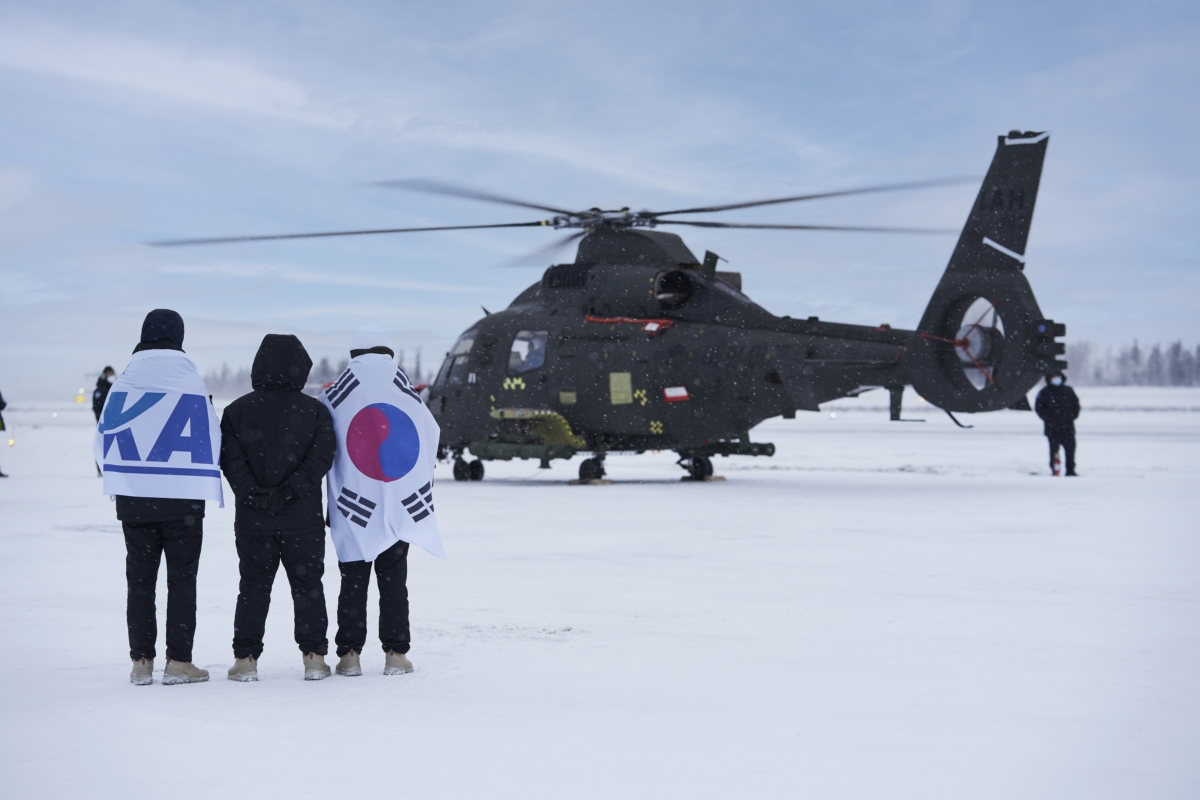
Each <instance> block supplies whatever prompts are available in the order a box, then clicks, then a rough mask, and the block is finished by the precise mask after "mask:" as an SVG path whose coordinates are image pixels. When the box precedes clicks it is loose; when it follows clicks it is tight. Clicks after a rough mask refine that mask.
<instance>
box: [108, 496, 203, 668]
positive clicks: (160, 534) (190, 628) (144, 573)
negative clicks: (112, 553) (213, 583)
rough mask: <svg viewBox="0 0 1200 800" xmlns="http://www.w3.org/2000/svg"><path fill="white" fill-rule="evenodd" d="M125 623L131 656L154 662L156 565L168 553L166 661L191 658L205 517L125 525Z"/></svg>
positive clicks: (156, 629) (135, 658) (156, 634)
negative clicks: (126, 584) (149, 659)
mask: <svg viewBox="0 0 1200 800" xmlns="http://www.w3.org/2000/svg"><path fill="white" fill-rule="evenodd" d="M121 527H122V528H124V530H125V580H126V582H127V583H128V585H129V594H128V597H127V599H126V601H125V624H126V626H127V627H128V628H129V657H130V658H131V659H133V660H135V661H136V660H138V659H142V658H154V656H155V651H154V644H155V642H156V641H157V640H158V613H157V609H156V608H155V604H154V599H155V598H154V595H155V588H156V586H157V585H158V565H159V564H160V563H161V562H162V556H163V553H166V555H167V637H166V638H167V658H169V659H171V660H172V661H191V660H192V641H193V640H194V639H195V637H196V571H197V570H198V569H199V567H200V545H201V544H202V541H203V538H204V531H203V528H204V519H203V518H198V517H188V519H187V520H186V521H185V520H174V521H170V522H124V523H122V525H121Z"/></svg>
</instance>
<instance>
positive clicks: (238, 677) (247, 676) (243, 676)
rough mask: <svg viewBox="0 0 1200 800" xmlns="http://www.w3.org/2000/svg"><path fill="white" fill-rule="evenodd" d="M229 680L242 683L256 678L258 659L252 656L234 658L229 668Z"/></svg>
mask: <svg viewBox="0 0 1200 800" xmlns="http://www.w3.org/2000/svg"><path fill="white" fill-rule="evenodd" d="M229 680H231V681H241V682H242V683H249V682H250V681H256V680H258V659H257V658H255V657H254V656H246V657H245V658H235V659H234V660H233V666H232V667H230V668H229Z"/></svg>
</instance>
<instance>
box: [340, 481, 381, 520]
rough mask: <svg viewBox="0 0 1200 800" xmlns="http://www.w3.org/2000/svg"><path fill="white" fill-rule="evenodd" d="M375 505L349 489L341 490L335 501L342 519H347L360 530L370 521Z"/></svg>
mask: <svg viewBox="0 0 1200 800" xmlns="http://www.w3.org/2000/svg"><path fill="white" fill-rule="evenodd" d="M375 505H376V504H375V503H372V502H371V501H370V500H368V499H367V498H365V497H363V496H362V495H361V494H355V493H354V492H352V491H350V490H349V489H346V488H343V489H342V493H341V495H339V496H338V499H337V509H338V511H340V512H342V516H343V517H348V518H349V519H350V521H351V522H353V523H354V524H355V525H357V526H359V527H360V528H365V527H367V522H368V521H369V520H370V519H371V514H372V513H373V512H374V511H375Z"/></svg>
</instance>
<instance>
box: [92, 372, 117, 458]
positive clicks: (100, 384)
mask: <svg viewBox="0 0 1200 800" xmlns="http://www.w3.org/2000/svg"><path fill="white" fill-rule="evenodd" d="M116 379H117V371H116V370H115V369H113V368H112V367H105V368H104V371H103V372H101V373H100V377H99V378H97V379H96V389H95V391H93V392H92V413H93V414H95V415H96V422H99V421H100V412H101V411H103V410H104V402H105V401H106V400H108V390H109V389H111V388H112V384H113V381H115V380H116ZM96 474H97V475H99V476H101V477H103V476H104V473H103V472H101V471H100V465H99V464H97V465H96Z"/></svg>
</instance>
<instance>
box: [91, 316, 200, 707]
mask: <svg viewBox="0 0 1200 800" xmlns="http://www.w3.org/2000/svg"><path fill="white" fill-rule="evenodd" d="M108 401H109V402H108V403H107V404H106V405H105V406H104V411H103V414H101V418H100V421H99V424H98V425H97V426H96V437H95V440H94V443H93V445H92V451H93V454H94V456H95V459H96V462H97V463H98V464H100V465H101V466H102V467H103V470H104V493H105V494H107V495H110V496H115V497H116V502H117V519H119V520H120V521H121V527H122V528H123V530H124V533H125V578H126V581H127V583H128V588H129V593H128V595H127V600H126V605H125V619H126V623H127V626H128V630H129V657H130V658H131V659H132V660H133V671H132V672H131V673H130V675H129V680H130V682H131V683H134V684H136V685H139V686H144V685H148V684H151V683H153V682H154V656H155V651H154V647H155V642H156V640H157V638H158V627H157V621H156V618H157V611H156V608H155V597H154V595H155V587H156V586H157V584H158V567H159V564H160V563H161V562H162V558H163V555H164V554H165V555H166V558H167V628H166V634H167V635H166V639H167V666H166V669H165V670H164V671H163V677H162V682H163V683H164V684H176V683H197V682H200V681H206V680H208V671H207V670H203V669H199V668H197V667H196V666H195V665H193V664H192V642H193V640H194V638H195V634H196V572H197V570H198V569H199V566H200V547H201V544H202V542H203V528H204V502H205V500H216V501H218V502H221V501H222V494H221V473H220V470H219V469H218V467H217V456H218V455H219V454H220V451H221V431H220V427H219V425H218V424H217V414H216V412H215V411H213V408H212V405H211V403H209V401H208V391H207V389H206V388H205V386H204V381H203V380H202V379H201V378H200V373H199V372H198V371H197V370H196V364H195V362H193V361H192V359H190V358H189V357H188V356H186V355H184V352H183V318H182V317H180V316H179V314H177V313H176V312H174V311H171V310H169V309H163V308H158V309H155V310H154V311H151V312H150V313H149V314H147V315H146V320H145V322H143V323H142V340H141V342H140V343H139V344H138V346H137V347H135V348H134V350H133V356H132V357H131V358H130V359H129V365H128V366H127V367H125V371H124V372H122V373H121V375H120V376H119V377H118V378H117V380H116V381H115V382H114V383H113V384H112V391H111V392H110V394H109V398H108Z"/></svg>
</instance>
